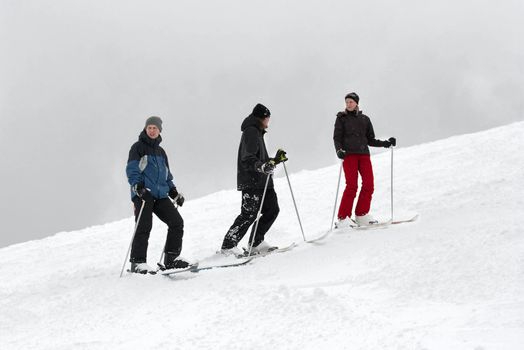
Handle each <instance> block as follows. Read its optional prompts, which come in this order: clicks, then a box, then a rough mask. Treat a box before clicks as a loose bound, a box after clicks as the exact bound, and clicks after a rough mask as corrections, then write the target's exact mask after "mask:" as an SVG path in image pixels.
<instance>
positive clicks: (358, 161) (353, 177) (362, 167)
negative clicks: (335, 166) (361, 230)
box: [338, 154, 374, 219]
mask: <svg viewBox="0 0 524 350" xmlns="http://www.w3.org/2000/svg"><path fill="white" fill-rule="evenodd" d="M343 167H344V175H345V177H346V189H345V190H344V194H343V195H342V201H341V202H340V208H339V209H338V218H339V219H345V218H349V217H351V212H352V209H353V201H354V200H355V197H356V195H357V190H358V174H360V177H361V178H362V186H361V188H360V194H359V196H358V201H357V206H356V208H355V215H358V216H361V215H366V214H367V213H369V208H370V206H371V196H372V195H373V190H374V185H373V182H374V181H373V167H372V166H371V158H370V156H369V154H348V155H347V156H346V157H345V158H344V162H343Z"/></svg>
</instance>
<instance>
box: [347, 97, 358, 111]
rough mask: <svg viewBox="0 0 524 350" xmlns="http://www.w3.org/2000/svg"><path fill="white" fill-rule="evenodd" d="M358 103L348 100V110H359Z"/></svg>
mask: <svg viewBox="0 0 524 350" xmlns="http://www.w3.org/2000/svg"><path fill="white" fill-rule="evenodd" d="M357 106H358V105H357V103H356V102H355V101H353V100H352V99H350V98H346V109H347V110H348V111H350V112H353V111H354V110H355V108H357Z"/></svg>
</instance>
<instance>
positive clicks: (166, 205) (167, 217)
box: [130, 196, 184, 263]
mask: <svg viewBox="0 0 524 350" xmlns="http://www.w3.org/2000/svg"><path fill="white" fill-rule="evenodd" d="M133 203H134V205H135V222H136V220H137V219H138V214H139V213H140V208H141V207H142V199H140V198H139V197H136V196H135V197H134V198H133ZM153 213H154V214H155V215H156V216H157V217H158V218H159V219H160V220H162V221H163V222H164V223H166V224H167V227H168V228H167V239H166V244H165V248H164V249H165V250H164V251H165V252H166V253H167V252H171V253H174V255H176V256H178V255H180V252H181V250H182V237H183V236H184V220H183V219H182V216H180V213H179V212H178V210H177V209H176V208H175V205H174V204H173V202H171V200H170V199H169V198H163V199H156V200H148V201H145V202H144V209H143V211H142V216H141V217H140V222H138V227H137V229H136V233H135V238H134V239H133V244H132V246H131V259H130V261H131V262H134V263H143V262H146V259H147V246H148V243H149V234H150V233H151V228H152V227H153Z"/></svg>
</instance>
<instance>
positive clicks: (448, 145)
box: [0, 122, 524, 350]
mask: <svg viewBox="0 0 524 350" xmlns="http://www.w3.org/2000/svg"><path fill="white" fill-rule="evenodd" d="M522 135H524V122H520V123H515V124H511V125H508V126H505V127H501V128H497V129H492V130H488V131H485V132H481V133H476V134H471V135H463V136H457V137H452V138H449V139H446V140H442V141H438V142H433V143H428V144H423V145H420V146H416V147H410V148H405V149H402V148H399V149H397V150H395V154H394V156H395V158H394V161H395V192H394V193H395V213H396V214H395V215H396V216H397V217H398V218H401V217H406V216H409V215H410V214H413V213H419V214H420V217H419V220H418V221H417V222H415V223H412V224H404V225H397V226H392V227H389V228H387V229H377V230H368V231H349V232H345V233H334V234H332V235H331V236H329V237H328V238H327V239H326V240H325V241H323V242H322V243H321V244H306V243H304V242H303V240H302V235H301V233H300V230H299V227H298V224H297V219H296V215H295V212H294V208H293V204H292V201H291V197H290V194H289V189H288V185H287V181H286V179H285V177H284V178H282V176H283V171H282V170H280V174H278V175H277V176H279V177H280V178H279V179H277V181H276V187H277V193H278V194H279V199H280V206H281V214H280V217H279V218H278V219H277V222H276V223H275V225H274V227H273V229H272V230H271V231H270V234H268V236H267V240H268V241H269V242H270V243H275V244H279V245H286V244H288V243H290V242H293V241H295V242H297V243H299V246H298V247H297V248H295V249H294V250H293V251H291V252H288V253H283V254H280V255H272V256H269V257H265V258H259V259H256V260H255V261H254V262H253V263H252V264H250V265H247V266H243V267H237V268H230V269H222V270H211V271H202V272H200V273H199V274H191V273H187V274H181V275H177V276H176V277H174V278H168V277H163V276H141V275H127V274H126V275H125V276H124V278H119V277H118V276H119V273H120V269H121V265H122V263H123V258H124V255H125V253H126V250H127V247H128V244H129V240H130V236H131V231H132V228H133V222H132V219H131V218H128V219H125V220H121V221H118V222H114V223H109V224H106V225H103V226H97V227H91V228H87V229H84V230H81V231H76V232H68V233H59V234H57V235H55V236H53V237H50V238H47V239H43V240H40V241H32V242H26V243H23V244H18V245H13V246H10V247H7V248H3V249H0V261H1V264H0V276H1V281H2V282H1V285H0V348H1V349H131V348H132V349H268V348H273V349H474V350H481V349H485V350H487V349H522V348H523V347H524V235H523V233H524V229H523V228H522V226H521V225H520V223H521V222H522V217H523V216H522V214H523V213H524V210H523V209H522V208H524V166H523V165H524V152H523V151H522V150H523V149H524V139H523V137H522ZM289 156H290V158H291V160H290V161H289V162H288V164H287V166H288V170H289V171H290V172H293V162H292V159H293V155H292V154H290V155H289ZM373 164H374V170H375V174H376V179H375V187H376V190H375V196H374V202H373V212H374V214H375V216H378V217H382V218H387V217H388V215H389V212H390V204H389V195H390V187H389V173H390V153H389V152H388V151H386V152H384V153H380V154H376V155H374V156H373ZM338 170H339V165H337V164H336V165H333V166H332V167H328V168H325V169H319V170H317V171H302V172H300V173H296V174H292V175H291V183H292V185H293V190H294V192H295V197H296V199H297V203H298V206H299V210H300V214H301V216H302V221H303V224H304V229H305V233H306V236H307V238H313V237H315V236H317V235H320V234H322V232H323V231H325V230H326V229H327V228H329V225H330V221H331V214H332V210H333V201H334V195H335V186H336V181H337V176H338ZM123 200H126V199H123ZM239 206H240V195H239V194H238V192H236V191H233V190H231V191H221V192H218V193H215V194H212V195H209V196H207V197H205V198H200V199H197V200H193V201H188V202H186V205H184V207H183V208H182V209H181V213H182V215H183V217H184V219H185V223H186V234H185V240H184V251H183V255H184V256H185V257H186V258H192V259H199V258H203V257H206V256H208V255H210V254H213V252H214V251H215V250H216V249H218V247H219V246H220V243H221V240H222V237H223V235H224V234H225V232H226V230H227V228H228V227H229V226H230V225H231V223H232V221H233V219H234V218H235V216H236V215H237V214H238V210H239ZM155 222H156V224H155V226H154V229H153V233H152V236H151V240H150V247H149V253H150V254H149V262H150V264H151V265H154V264H155V261H156V260H158V258H159V257H160V254H161V249H162V246H163V239H164V237H165V227H164V226H163V224H160V223H159V222H158V220H156V221H155ZM27 266H29V267H31V268H30V269H28V270H27V269H26V267H27Z"/></svg>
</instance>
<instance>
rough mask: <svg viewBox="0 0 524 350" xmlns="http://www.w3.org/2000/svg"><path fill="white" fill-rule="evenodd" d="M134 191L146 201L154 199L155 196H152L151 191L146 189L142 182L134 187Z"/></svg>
mask: <svg viewBox="0 0 524 350" xmlns="http://www.w3.org/2000/svg"><path fill="white" fill-rule="evenodd" d="M133 191H135V193H136V195H137V196H138V197H140V198H142V199H143V200H145V201H149V200H152V199H153V196H152V195H151V193H149V190H148V189H147V188H145V187H144V184H143V183H142V182H139V183H137V184H136V185H134V186H133Z"/></svg>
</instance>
